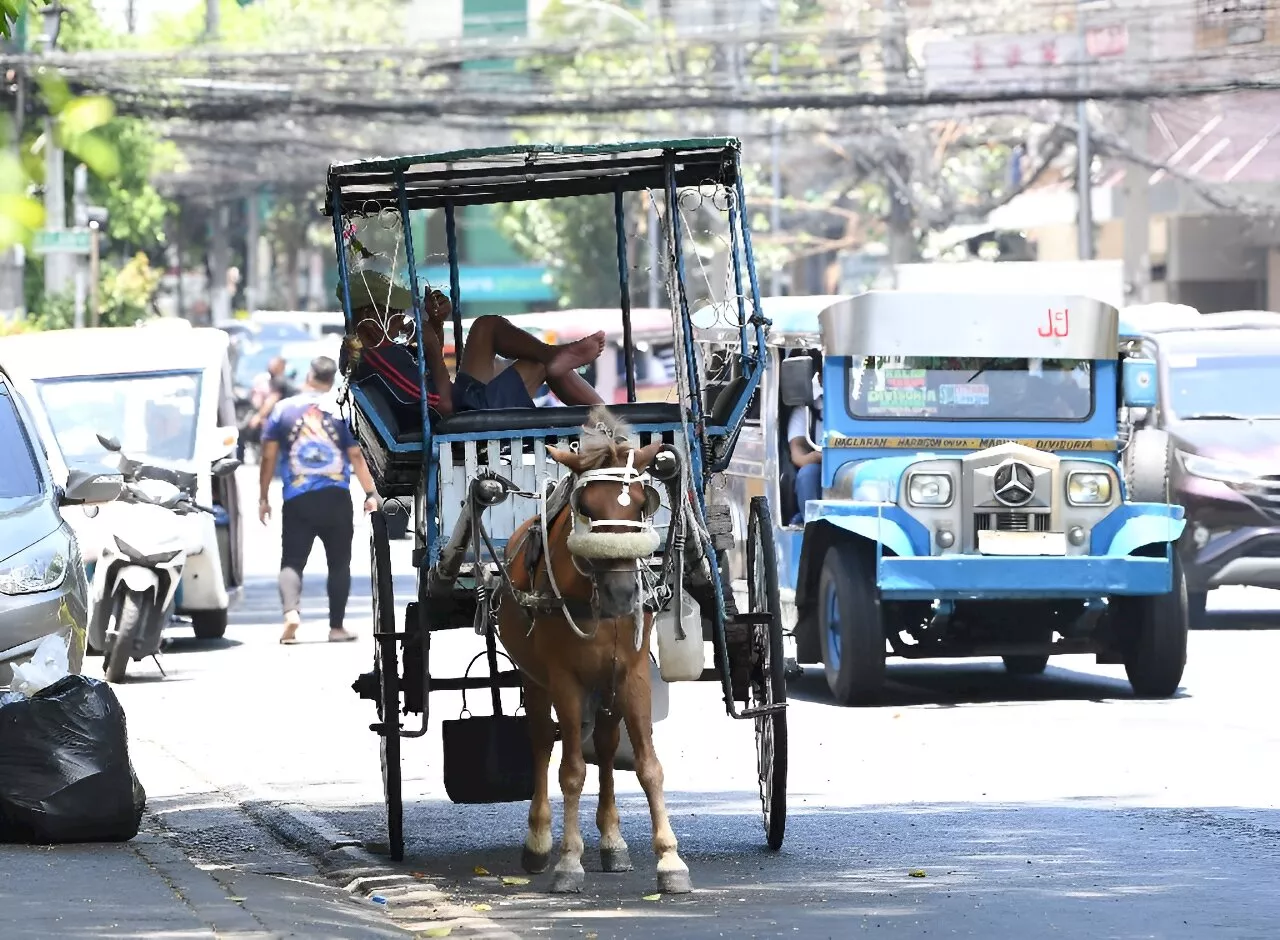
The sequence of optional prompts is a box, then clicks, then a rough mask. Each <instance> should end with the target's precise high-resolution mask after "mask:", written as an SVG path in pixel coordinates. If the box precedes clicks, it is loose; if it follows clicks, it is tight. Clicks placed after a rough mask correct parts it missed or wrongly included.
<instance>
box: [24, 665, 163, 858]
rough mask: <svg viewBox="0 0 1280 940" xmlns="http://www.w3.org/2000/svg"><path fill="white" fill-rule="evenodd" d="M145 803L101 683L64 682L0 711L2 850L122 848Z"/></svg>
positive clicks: (117, 713) (119, 721)
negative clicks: (14, 846)
mask: <svg viewBox="0 0 1280 940" xmlns="http://www.w3.org/2000/svg"><path fill="white" fill-rule="evenodd" d="M146 801H147V794H146V791H145V790H144V789H143V788H142V784H141V783H140V782H139V781H138V778H137V775H136V774H134V772H133V765H132V763H131V762H130V760H129V735H128V731H127V730H126V727H125V715H124V709H123V708H122V707H121V706H120V700H119V699H117V698H116V694H115V692H113V691H112V690H111V687H110V686H109V685H107V683H105V682H100V681H98V680H97V679H90V678H87V677H86V676H67V677H65V678H63V679H60V680H58V681H57V682H55V683H54V684H53V685H51V686H49V687H48V688H45V689H43V690H41V691H40V692H38V693H36V695H35V696H34V697H32V698H30V699H23V700H21V701H12V702H9V703H7V704H5V705H3V706H0V842H20V843H26V844H34V845H50V844H54V843H62V842H127V841H128V840H129V839H132V838H133V837H134V836H136V835H137V834H138V826H139V824H140V822H141V821H142V810H143V808H144V807H145V806H146Z"/></svg>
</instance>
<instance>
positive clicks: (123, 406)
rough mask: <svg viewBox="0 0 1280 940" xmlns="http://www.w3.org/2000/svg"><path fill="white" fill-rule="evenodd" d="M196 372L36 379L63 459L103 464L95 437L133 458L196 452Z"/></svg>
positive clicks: (168, 458) (175, 457)
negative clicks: (111, 442)
mask: <svg viewBox="0 0 1280 940" xmlns="http://www.w3.org/2000/svg"><path fill="white" fill-rule="evenodd" d="M200 384H201V376H200V373H199V372H159V373H146V372H142V373H135V374H132V375H103V376H92V377H88V378H74V379H46V380H44V381H42V382H40V383H39V390H40V400H41V402H42V403H43V404H44V407H45V411H47V412H48V414H49V422H50V423H51V424H52V425H53V433H54V435H55V436H56V437H57V439H58V445H59V446H60V447H61V448H62V452H63V455H64V456H65V458H66V460H67V462H68V463H71V462H76V463H84V462H89V463H108V454H107V452H106V451H105V450H104V449H103V447H102V444H101V443H100V442H99V441H98V435H99V434H101V435H103V436H104V437H114V438H116V439H117V440H119V441H120V444H121V446H122V448H123V450H124V452H125V453H126V454H127V455H129V456H130V457H132V458H134V459H138V460H142V459H145V460H150V461H156V462H160V463H173V462H178V461H184V460H190V459H192V457H194V456H195V448H196V415H197V413H198V407H197V406H198V403H199V401H200Z"/></svg>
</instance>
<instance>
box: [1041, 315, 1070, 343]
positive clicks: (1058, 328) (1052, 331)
mask: <svg viewBox="0 0 1280 940" xmlns="http://www.w3.org/2000/svg"><path fill="white" fill-rule="evenodd" d="M1070 334H1071V311H1070V310H1066V309H1063V310H1054V309H1052V308H1050V310H1049V314H1048V316H1047V317H1046V318H1045V324H1044V326H1042V327H1040V329H1038V330H1036V335H1037V336H1044V337H1046V338H1047V337H1050V336H1054V337H1062V336H1069V335H1070Z"/></svg>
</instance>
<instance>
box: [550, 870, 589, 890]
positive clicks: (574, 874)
mask: <svg viewBox="0 0 1280 940" xmlns="http://www.w3.org/2000/svg"><path fill="white" fill-rule="evenodd" d="M586 881H587V873H586V872H585V871H583V870H582V869H581V868H579V869H578V870H577V871H561V870H560V869H559V868H557V869H556V871H555V874H553V875H552V876H551V893H552V894H579V893H581V891H582V886H583V885H584V884H585V883H586Z"/></svg>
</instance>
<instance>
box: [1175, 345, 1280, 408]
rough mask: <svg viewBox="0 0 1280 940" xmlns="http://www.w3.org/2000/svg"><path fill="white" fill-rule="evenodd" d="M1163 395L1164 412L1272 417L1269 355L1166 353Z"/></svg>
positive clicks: (1278, 403) (1273, 362)
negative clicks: (1165, 377) (1167, 376)
mask: <svg viewBox="0 0 1280 940" xmlns="http://www.w3.org/2000/svg"><path fill="white" fill-rule="evenodd" d="M1167 364H1168V367H1169V383H1168V392H1167V393H1166V394H1167V401H1168V410H1169V412H1170V416H1171V417H1174V418H1180V419H1182V420H1183V421H1191V420H1195V419H1197V418H1199V419H1202V420H1209V419H1214V418H1219V419H1230V418H1278V417H1280V394H1277V393H1276V391H1275V389H1276V370H1277V368H1280V357H1276V356H1274V355H1244V356H1239V355H1230V356H1221V355H1210V356H1204V355H1200V354H1196V353H1193V354H1190V355H1178V354H1172V353H1171V354H1170V355H1169V357H1168V360H1167Z"/></svg>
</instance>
